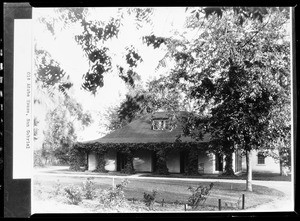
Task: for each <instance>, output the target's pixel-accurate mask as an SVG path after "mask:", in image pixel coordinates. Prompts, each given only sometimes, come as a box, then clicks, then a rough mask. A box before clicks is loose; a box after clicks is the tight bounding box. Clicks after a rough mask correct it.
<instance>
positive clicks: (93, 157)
mask: <svg viewBox="0 0 300 221" xmlns="http://www.w3.org/2000/svg"><path fill="white" fill-rule="evenodd" d="M88 164H89V165H88V170H90V171H93V170H95V169H96V166H97V162H96V154H95V153H90V154H89V156H88Z"/></svg>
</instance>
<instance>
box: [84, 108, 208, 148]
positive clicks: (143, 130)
mask: <svg viewBox="0 0 300 221" xmlns="http://www.w3.org/2000/svg"><path fill="white" fill-rule="evenodd" d="M165 114H166V113H165ZM163 115H164V114H163V113H159V114H158V115H157V114H154V115H152V114H148V115H145V116H143V117H141V118H139V119H136V120H133V121H132V122H131V123H129V124H127V125H126V126H124V127H123V128H121V129H118V130H115V131H113V132H111V133H110V134H107V135H106V136H104V137H102V138H99V139H96V140H91V141H86V142H82V143H96V142H97V143H174V142H175V141H176V139H177V137H178V136H179V135H180V134H182V126H181V125H180V123H179V122H178V123H177V127H175V128H174V129H173V130H171V131H168V130H152V129H151V119H152V118H153V117H159V118H161V117H162V116H163ZM209 137H210V136H209V135H208V134H205V135H204V139H203V140H202V141H198V142H201V143H202V142H208V141H209ZM180 140H181V141H182V142H197V141H196V140H195V139H192V138H191V137H185V136H181V138H180Z"/></svg>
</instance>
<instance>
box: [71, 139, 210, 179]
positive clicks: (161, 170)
mask: <svg viewBox="0 0 300 221" xmlns="http://www.w3.org/2000/svg"><path fill="white" fill-rule="evenodd" d="M206 149H207V145H206V144H205V143H196V142H190V143H185V142H175V143H163V142H162V143H99V142H94V143H76V144H74V146H73V148H72V150H71V154H70V155H71V165H72V166H71V167H73V168H77V169H78V163H79V162H80V161H79V160H78V159H79V158H80V157H81V156H82V154H87V153H91V152H94V153H95V154H96V155H97V157H98V165H97V168H96V171H97V172H105V159H104V154H105V153H106V152H107V151H108V150H115V151H117V152H121V153H123V154H125V156H126V163H125V167H124V169H123V170H122V171H121V172H122V173H129V174H132V173H134V172H135V171H134V167H133V156H134V152H135V151H137V150H150V151H153V152H154V153H155V155H156V162H155V164H156V171H154V172H155V173H157V174H169V171H168V168H167V164H166V161H167V158H166V156H167V153H168V152H169V151H171V150H174V151H179V150H180V151H186V152H187V153H188V160H187V167H186V168H187V169H186V174H188V175H192V174H193V175H194V174H197V173H198V172H197V162H198V161H197V160H198V154H197V153H198V151H200V150H206Z"/></svg>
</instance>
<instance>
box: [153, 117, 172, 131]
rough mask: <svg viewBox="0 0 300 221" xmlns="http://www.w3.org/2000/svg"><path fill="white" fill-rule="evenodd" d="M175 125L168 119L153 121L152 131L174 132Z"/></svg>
mask: <svg viewBox="0 0 300 221" xmlns="http://www.w3.org/2000/svg"><path fill="white" fill-rule="evenodd" d="M173 127H174V125H172V124H171V121H170V120H168V119H153V120H152V130H172V129H173Z"/></svg>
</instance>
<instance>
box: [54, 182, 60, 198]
mask: <svg viewBox="0 0 300 221" xmlns="http://www.w3.org/2000/svg"><path fill="white" fill-rule="evenodd" d="M61 193H62V185H61V183H60V182H59V180H57V181H56V183H55V184H54V191H53V195H54V196H58V195H60V194H61Z"/></svg>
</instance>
